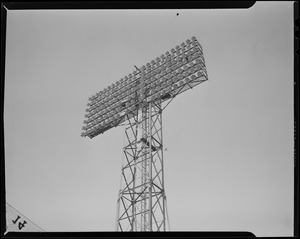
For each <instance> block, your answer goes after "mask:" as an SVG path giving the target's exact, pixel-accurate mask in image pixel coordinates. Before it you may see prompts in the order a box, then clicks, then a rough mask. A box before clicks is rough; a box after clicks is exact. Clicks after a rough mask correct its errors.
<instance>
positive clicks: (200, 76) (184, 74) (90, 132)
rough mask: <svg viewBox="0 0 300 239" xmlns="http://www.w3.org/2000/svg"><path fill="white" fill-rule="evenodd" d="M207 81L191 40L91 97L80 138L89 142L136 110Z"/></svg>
mask: <svg viewBox="0 0 300 239" xmlns="http://www.w3.org/2000/svg"><path fill="white" fill-rule="evenodd" d="M207 77H208V76H207V72H206V68H205V61H204V57H203V50H202V47H201V45H200V44H199V42H198V41H197V39H196V38H195V37H192V38H191V39H188V40H186V42H182V43H181V44H180V45H177V46H176V47H175V48H172V49H171V50H170V52H169V51H167V52H166V53H165V54H162V55H161V56H160V57H157V58H156V59H155V60H152V61H151V62H150V63H147V64H146V66H145V65H144V66H142V67H140V68H139V69H137V70H136V71H133V72H132V73H130V74H129V75H128V76H125V77H123V78H121V79H120V80H119V81H117V82H115V83H114V84H112V85H110V86H108V87H107V88H105V89H104V90H102V91H100V92H98V93H96V94H95V95H93V96H91V97H90V98H89V103H88V104H87V106H88V108H87V109H86V112H87V114H86V115H85V118H86V119H85V120H84V124H85V125H84V126H83V128H82V130H83V133H82V134H81V136H83V137H85V136H88V137H90V138H93V137H95V136H97V135H98V134H101V133H103V132H105V131H107V130H108V129H110V128H112V127H116V126H118V125H119V124H120V123H122V122H124V121H125V120H127V119H129V118H131V117H133V116H134V115H136V114H137V112H138V111H137V110H138V108H139V107H142V106H145V105H147V104H148V103H149V102H155V101H158V100H161V101H165V100H168V99H170V98H173V97H175V96H176V95H178V94H180V93H182V92H184V91H186V90H188V89H192V88H193V87H194V86H196V85H198V84H200V83H202V82H204V81H206V80H207V79H208V78H207Z"/></svg>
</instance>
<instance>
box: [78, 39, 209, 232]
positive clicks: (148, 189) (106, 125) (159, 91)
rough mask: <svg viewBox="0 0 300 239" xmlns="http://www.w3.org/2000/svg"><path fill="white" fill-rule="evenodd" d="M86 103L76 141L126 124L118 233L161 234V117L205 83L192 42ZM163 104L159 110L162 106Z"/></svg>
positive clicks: (163, 201)
mask: <svg viewBox="0 0 300 239" xmlns="http://www.w3.org/2000/svg"><path fill="white" fill-rule="evenodd" d="M170 52H171V53H170ZM170 52H169V51H167V52H166V53H165V54H162V55H161V56H160V57H157V58H156V59H155V60H152V61H151V64H150V63H147V64H146V66H142V67H141V68H137V67H135V68H136V69H137V71H138V72H137V71H134V72H133V73H132V74H131V73H130V74H129V75H128V77H127V76H125V77H124V78H121V80H120V81H117V82H116V83H115V84H112V85H111V86H108V87H107V88H106V89H104V90H103V91H100V92H98V93H97V94H96V95H94V96H92V97H90V98H89V103H88V104H87V106H88V108H87V109H86V112H88V113H87V114H86V115H85V118H87V119H86V120H84V124H85V126H83V128H82V129H83V132H82V134H81V136H83V137H86V136H88V137H89V138H94V137H96V136H97V135H99V134H103V133H104V132H106V131H107V130H109V129H111V128H113V127H117V126H119V125H123V123H124V122H125V123H126V125H128V126H127V128H126V129H125V136H126V137H125V138H126V143H125V146H124V148H123V151H124V163H123V165H122V174H121V175H122V178H121V179H122V180H121V189H120V191H119V195H118V211H117V220H116V230H117V231H166V230H167V226H168V230H170V227H169V220H168V217H167V215H168V213H167V204H166V194H165V189H164V164H163V138H162V111H163V110H164V109H165V108H166V107H167V106H168V105H169V103H170V102H171V101H172V100H173V99H174V98H175V97H176V96H177V95H179V94H182V93H183V92H185V91H187V90H190V89H193V88H194V87H195V86H197V85H199V84H201V83H203V82H205V81H206V80H208V75H207V71H206V67H205V60H204V56H203V49H202V46H201V45H200V44H199V42H198V41H197V39H196V37H192V38H191V40H190V39H188V40H186V42H182V43H181V44H180V46H179V45H177V46H176V47H175V48H172V49H171V51H170ZM163 104H164V106H163Z"/></svg>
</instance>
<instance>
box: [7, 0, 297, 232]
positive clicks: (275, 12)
mask: <svg viewBox="0 0 300 239" xmlns="http://www.w3.org/2000/svg"><path fill="white" fill-rule="evenodd" d="M177 13H179V15H177ZM293 31H294V28H293V5H292V2H257V3H256V4H255V5H254V6H253V7H252V8H250V9H245V10H230V9H227V10H212V9H210V10H72V11H71V10H70V11H65V10H59V11H55V10H48V11H47V10H22V11H18V10H8V12H7V35H6V36H7V41H6V72H5V73H6V76H5V100H4V107H5V108H4V129H5V170H6V171H5V172H6V200H7V202H8V203H9V204H10V205H12V206H13V207H15V208H16V209H17V210H19V211H20V212H22V213H23V214H24V215H25V216H27V217H28V218H29V219H30V220H32V221H33V222H35V223H36V224H37V225H39V226H40V227H42V228H43V229H44V230H46V231H113V230H115V227H114V226H115V220H116V208H117V196H118V191H119V186H120V177H121V171H120V169H121V164H122V158H123V156H122V148H123V143H124V128H122V127H118V128H114V129H111V130H109V131H107V132H106V133H104V134H103V135H99V136H97V137H96V138H93V139H92V140H91V139H89V138H82V137H80V134H81V128H82V126H83V120H84V114H85V109H86V104H87V103H88V97H90V96H91V95H93V94H95V93H96V92H99V91H100V90H102V89H104V88H105V87H107V86H108V85H110V84H112V83H114V82H116V81H117V80H120V79H121V78H122V77H124V76H125V75H128V74H129V73H130V72H132V71H133V70H135V68H134V65H136V66H138V67H141V66H142V65H145V64H146V63H147V62H150V61H151V60H153V59H155V58H156V57H157V56H160V55H161V54H163V53H165V52H166V51H168V50H170V49H171V48H173V47H175V46H176V45H179V44H180V43H181V42H183V41H185V40H186V39H188V38H191V37H192V36H195V37H196V38H197V39H198V41H199V42H200V44H201V45H202V47H203V51H204V57H205V61H206V67H207V72H208V77H209V80H208V81H206V82H204V83H202V84H200V85H198V86H197V87H195V88H194V89H192V90H189V91H186V92H185V93H184V94H181V95H180V96H178V97H176V98H175V100H174V101H172V103H171V104H170V105H169V106H168V107H167V108H166V109H165V111H164V112H163V130H164V132H163V133H164V136H163V137H164V146H165V147H166V148H168V151H165V152H164V161H165V163H164V165H165V190H166V195H167V206H168V211H169V218H170V226H171V230H172V231H226V230H241V231H250V232H252V233H254V234H255V235H256V236H291V235H292V234H293V197H294V194H293V186H294V185H293V180H294V176H293V143H294V141H293V133H294V132H293Z"/></svg>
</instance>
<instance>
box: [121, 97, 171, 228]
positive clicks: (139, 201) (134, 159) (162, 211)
mask: <svg viewBox="0 0 300 239" xmlns="http://www.w3.org/2000/svg"><path fill="white" fill-rule="evenodd" d="M128 122H129V126H128V127H127V128H126V130H125V135H126V145H125V147H124V149H123V151H124V156H125V160H124V161H125V163H124V164H123V165H122V185H121V189H120V192H119V197H118V215H117V217H118V218H117V225H116V227H117V231H165V230H166V218H167V217H166V194H165V189H164V167H163V139H162V108H161V101H156V102H152V103H150V104H147V105H143V106H142V107H141V108H140V109H138V112H137V114H136V116H134V117H132V118H128Z"/></svg>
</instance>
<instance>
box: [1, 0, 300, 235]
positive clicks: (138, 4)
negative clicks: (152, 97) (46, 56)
mask: <svg viewBox="0 0 300 239" xmlns="http://www.w3.org/2000/svg"><path fill="white" fill-rule="evenodd" d="M254 3H255V1H172V2H170V1H86V2H73V1H63V2H1V94H0V96H1V109H2V115H3V113H4V111H3V108H4V79H5V51H6V44H5V43H6V42H5V41H6V20H7V9H8V10H54V9H56V10H59V9H62V10H68V9H70V10H72V9H233V8H234V9H241V8H250V7H252V6H253V5H254ZM298 13H299V5H298V2H297V1H296V2H294V22H295V25H296V20H297V19H298ZM296 26H297V25H296ZM294 29H295V30H294V32H295V34H296V31H297V29H298V28H297V27H295V28H294ZM298 48H299V40H298V38H296V37H295V38H294V236H295V237H298V236H299V226H298V223H299V164H298V160H297V159H298V157H297V156H298V155H297V146H298V143H299V141H298V137H297V134H296V132H297V123H298V119H299V111H298V110H299V95H298V90H299V86H298V84H299V81H298V79H299V55H298V54H297V53H296V51H298ZM1 142H3V143H2V144H1V238H2V237H7V238H20V237H21V238H22V237H35V238H39V237H40V238H44V237H71V238H73V237H75V238H86V237H89V238H90V237H92V238H93V237H104V238H106V237H116V238H118V237H128V238H132V237H139V238H145V237H175V238H191V237H194V238H195V237H196V238H197V237H201V238H211V237H213V238H220V237H225V238H226V237H228V238H240V237H255V235H254V234H253V233H251V232H232V231H230V232H229V231H219V232H217V231H215V232H207V231H205V232H198V231H195V232H161V233H143V232H134V233H128V232H122V233H119V232H41V233H36V232H27V233H26V232H8V233H7V234H6V235H5V236H4V232H5V226H6V223H5V221H6V218H5V198H6V197H5V162H4V124H3V117H2V127H1Z"/></svg>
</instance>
